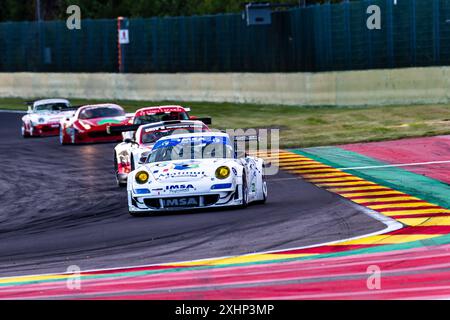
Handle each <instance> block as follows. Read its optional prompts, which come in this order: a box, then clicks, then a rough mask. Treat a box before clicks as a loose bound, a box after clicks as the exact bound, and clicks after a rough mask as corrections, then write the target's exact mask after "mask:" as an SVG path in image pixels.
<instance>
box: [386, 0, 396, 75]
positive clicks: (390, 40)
mask: <svg viewBox="0 0 450 320" xmlns="http://www.w3.org/2000/svg"><path fill="white" fill-rule="evenodd" d="M386 6H387V10H386V13H387V15H386V18H387V44H388V48H387V49H388V52H387V54H388V63H389V67H390V68H393V67H394V17H393V16H394V9H393V7H392V6H393V4H392V0H386Z"/></svg>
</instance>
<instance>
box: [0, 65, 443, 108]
mask: <svg viewBox="0 0 450 320" xmlns="http://www.w3.org/2000/svg"><path fill="white" fill-rule="evenodd" d="M449 79H450V67H429V68H410V69H389V70H370V71H348V72H326V73H285V74H284V73H266V74H263V73H186V74H109V73H108V74H106V73H94V74H88V73H72V74H62V73H0V97H21V98H24V99H28V98H35V97H54V96H55V97H67V98H88V99H106V100H113V101H114V100H147V101H167V100H170V101H180V102H181V101H183V102H187V101H208V102H235V103H257V104H282V105H298V106H320V105H327V106H359V105H361V106H363V105H392V104H418V103H423V104H429V103H447V102H449V93H450V80H449Z"/></svg>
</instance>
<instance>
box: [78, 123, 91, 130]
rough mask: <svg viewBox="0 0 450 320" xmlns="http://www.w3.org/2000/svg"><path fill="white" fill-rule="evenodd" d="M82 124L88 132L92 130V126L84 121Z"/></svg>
mask: <svg viewBox="0 0 450 320" xmlns="http://www.w3.org/2000/svg"><path fill="white" fill-rule="evenodd" d="M80 124H81V125H82V126H83V128H85V129H86V130H91V128H92V127H91V126H90V125H89V124H87V123H84V122H83V121H80Z"/></svg>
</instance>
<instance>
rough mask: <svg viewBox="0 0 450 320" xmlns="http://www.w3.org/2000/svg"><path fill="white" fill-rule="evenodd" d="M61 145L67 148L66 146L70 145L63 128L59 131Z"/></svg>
mask: <svg viewBox="0 0 450 320" xmlns="http://www.w3.org/2000/svg"><path fill="white" fill-rule="evenodd" d="M59 143H60V144H61V145H62V146H66V145H68V144H69V143H68V142H67V137H66V134H65V133H64V129H63V127H62V126H61V127H60V129H59Z"/></svg>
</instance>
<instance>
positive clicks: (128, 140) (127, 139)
mask: <svg viewBox="0 0 450 320" xmlns="http://www.w3.org/2000/svg"><path fill="white" fill-rule="evenodd" d="M123 142H125V143H136V142H135V141H134V140H133V139H131V138H126V139H125V140H123Z"/></svg>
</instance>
